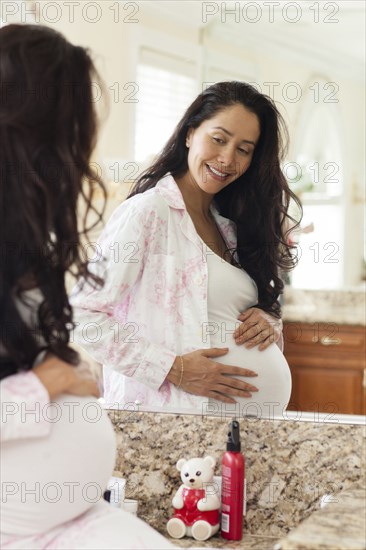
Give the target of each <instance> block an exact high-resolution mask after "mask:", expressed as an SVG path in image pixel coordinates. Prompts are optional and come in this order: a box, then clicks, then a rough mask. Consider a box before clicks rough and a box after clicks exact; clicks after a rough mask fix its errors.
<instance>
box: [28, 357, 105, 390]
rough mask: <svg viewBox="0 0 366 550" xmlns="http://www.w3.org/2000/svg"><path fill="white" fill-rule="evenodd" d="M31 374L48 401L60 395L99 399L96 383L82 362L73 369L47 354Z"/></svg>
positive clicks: (71, 366)
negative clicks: (46, 393) (36, 379)
mask: <svg viewBox="0 0 366 550" xmlns="http://www.w3.org/2000/svg"><path fill="white" fill-rule="evenodd" d="M33 372H34V374H35V375H36V376H38V378H39V379H40V381H41V382H42V384H43V385H44V386H45V388H46V390H47V391H48V394H49V396H50V399H54V398H55V397H57V396H58V395H60V394H62V393H68V394H71V395H78V396H80V397H87V396H93V397H100V390H99V387H98V384H97V381H96V380H95V378H94V377H93V375H92V373H91V371H90V369H89V368H88V365H87V364H86V363H85V362H83V361H82V362H81V363H80V365H78V366H77V367H75V366H73V365H70V364H69V363H66V362H65V361H62V359H59V358H58V357H56V356H55V355H52V354H47V355H46V357H45V359H44V360H43V361H42V362H41V363H40V364H39V365H37V366H36V367H34V368H33Z"/></svg>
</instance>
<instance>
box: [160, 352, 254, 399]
mask: <svg viewBox="0 0 366 550" xmlns="http://www.w3.org/2000/svg"><path fill="white" fill-rule="evenodd" d="M228 351H229V349H228V348H209V349H200V350H196V351H192V352H191V353H186V354H184V355H182V359H183V376H182V363H181V358H180V356H178V357H176V359H175V361H174V363H173V366H172V368H171V369H170V371H169V374H168V376H167V379H168V380H169V382H171V383H172V384H175V385H176V386H179V387H180V388H182V390H184V391H186V392H188V393H193V394H194V395H201V396H204V397H211V398H213V399H217V400H219V401H223V402H224V403H236V401H235V399H234V397H251V396H252V394H251V392H256V391H258V388H256V387H255V386H252V384H248V383H247V382H244V381H242V380H238V379H237V378H232V377H233V376H249V377H254V376H258V375H257V373H255V372H254V371H252V370H248V369H244V368H242V367H233V366H230V365H224V364H222V363H217V362H216V361H215V360H214V358H215V357H222V356H223V355H226V354H227V353H228Z"/></svg>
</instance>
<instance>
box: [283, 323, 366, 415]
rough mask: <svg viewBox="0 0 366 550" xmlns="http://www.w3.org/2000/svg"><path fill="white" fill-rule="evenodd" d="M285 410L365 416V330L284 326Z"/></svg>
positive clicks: (326, 325) (333, 325)
mask: <svg viewBox="0 0 366 550" xmlns="http://www.w3.org/2000/svg"><path fill="white" fill-rule="evenodd" d="M284 341H285V348H284V354H285V357H286V359H287V361H288V364H289V365H290V369H291V374H292V393H291V399H290V404H289V407H288V408H289V410H301V411H317V412H324V413H329V414H333V413H334V414H366V387H365V384H366V370H365V368H366V360H365V327H363V326H351V325H338V324H337V323H300V322H298V323H297V322H289V321H288V322H285V323H284Z"/></svg>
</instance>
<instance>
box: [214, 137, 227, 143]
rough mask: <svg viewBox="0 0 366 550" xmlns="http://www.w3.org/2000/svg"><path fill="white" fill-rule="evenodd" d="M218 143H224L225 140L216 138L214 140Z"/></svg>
mask: <svg viewBox="0 0 366 550" xmlns="http://www.w3.org/2000/svg"><path fill="white" fill-rule="evenodd" d="M212 139H213V140H214V141H215V142H216V143H224V140H223V139H221V138H217V137H214V138H212Z"/></svg>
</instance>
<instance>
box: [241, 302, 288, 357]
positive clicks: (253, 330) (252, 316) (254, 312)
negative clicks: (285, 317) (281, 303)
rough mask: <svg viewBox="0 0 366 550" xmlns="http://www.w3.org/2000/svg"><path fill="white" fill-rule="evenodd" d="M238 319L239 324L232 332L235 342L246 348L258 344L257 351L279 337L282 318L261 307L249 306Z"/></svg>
mask: <svg viewBox="0 0 366 550" xmlns="http://www.w3.org/2000/svg"><path fill="white" fill-rule="evenodd" d="M238 319H239V321H241V325H240V327H238V328H237V329H236V331H235V332H234V339H235V343H236V344H245V347H246V348H248V349H250V348H253V347H255V346H259V347H258V349H259V351H263V350H264V349H266V348H268V346H270V345H271V344H273V342H278V340H279V339H280V338H281V335H282V320H281V319H278V318H277V317H273V316H272V315H270V314H269V313H266V312H265V311H263V310H262V309H259V308H256V307H251V308H250V309H248V310H247V311H245V312H244V313H242V314H241V315H240V316H239V317H238Z"/></svg>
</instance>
